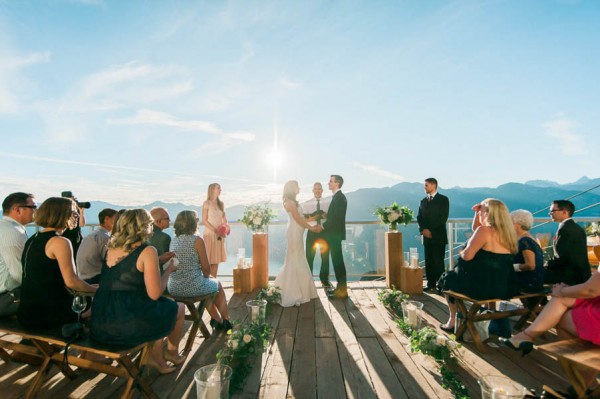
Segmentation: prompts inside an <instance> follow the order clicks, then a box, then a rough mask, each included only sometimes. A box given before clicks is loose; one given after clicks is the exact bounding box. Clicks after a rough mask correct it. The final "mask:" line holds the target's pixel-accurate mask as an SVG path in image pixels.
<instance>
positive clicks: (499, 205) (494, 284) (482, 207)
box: [439, 198, 519, 331]
mask: <svg viewBox="0 0 600 399" xmlns="http://www.w3.org/2000/svg"><path fill="white" fill-rule="evenodd" d="M473 210H474V211H475V216H474V217H473V230H474V233H473V236H471V238H470V239H469V241H467V245H466V247H465V249H464V250H462V251H461V252H460V253H459V256H460V258H459V261H458V264H457V266H456V267H455V268H454V269H453V270H451V271H449V272H447V273H444V275H443V276H442V277H441V278H440V282H439V284H440V285H441V288H442V289H443V290H444V289H445V290H452V291H456V292H460V293H463V294H466V295H468V296H470V297H472V298H475V299H489V298H511V297H512V296H514V295H516V294H517V293H518V292H519V287H518V285H517V279H516V273H515V271H514V268H513V258H514V255H515V254H516V253H517V235H516V233H515V229H514V227H513V224H512V221H511V219H510V215H509V213H508V208H507V207H506V205H504V203H503V202H502V201H500V200H497V199H494V198H488V199H485V200H483V201H482V202H481V203H479V204H476V205H474V206H473ZM446 301H447V302H448V310H449V314H450V318H449V320H448V322H446V324H442V325H441V326H440V328H441V329H442V330H444V331H454V324H455V319H456V304H455V303H454V301H452V300H451V299H450V298H449V297H446Z"/></svg>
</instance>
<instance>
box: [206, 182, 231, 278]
mask: <svg viewBox="0 0 600 399" xmlns="http://www.w3.org/2000/svg"><path fill="white" fill-rule="evenodd" d="M219 195H221V185H220V184H218V183H212V184H209V186H208V192H207V193H206V201H204V203H203V204H202V224H203V225H204V234H203V237H204V244H205V245H206V252H207V253H208V261H209V262H210V275H211V276H213V277H217V271H218V270H219V263H221V262H225V261H226V260H227V252H226V250H225V235H226V234H227V233H228V231H229V225H228V224H227V217H226V216H225V204H223V201H221V200H220V199H219ZM221 226H223V227H221Z"/></svg>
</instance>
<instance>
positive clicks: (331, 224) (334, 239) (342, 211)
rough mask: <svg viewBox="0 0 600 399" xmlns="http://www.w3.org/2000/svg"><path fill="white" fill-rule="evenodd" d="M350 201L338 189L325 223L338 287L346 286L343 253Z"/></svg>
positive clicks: (326, 236)
mask: <svg viewBox="0 0 600 399" xmlns="http://www.w3.org/2000/svg"><path fill="white" fill-rule="evenodd" d="M347 207H348V202H347V201H346V196H345V195H344V194H343V193H342V191H341V190H338V191H337V192H336V193H335V194H334V195H333V198H332V199H331V204H330V205H329V212H327V220H325V223H323V229H324V233H325V239H326V240H327V244H329V253H330V254H331V263H332V264H333V271H334V272H335V279H336V280H337V283H338V287H345V286H346V265H345V264H344V255H343V254H342V241H343V240H345V239H346V208H347Z"/></svg>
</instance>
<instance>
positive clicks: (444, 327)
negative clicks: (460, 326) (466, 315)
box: [440, 324, 454, 333]
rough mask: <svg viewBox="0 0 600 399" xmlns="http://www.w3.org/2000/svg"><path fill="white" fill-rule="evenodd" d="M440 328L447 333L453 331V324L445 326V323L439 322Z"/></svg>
mask: <svg viewBox="0 0 600 399" xmlns="http://www.w3.org/2000/svg"><path fill="white" fill-rule="evenodd" d="M440 329H441V330H442V331H446V332H449V333H453V332H454V326H447V325H446V324H440Z"/></svg>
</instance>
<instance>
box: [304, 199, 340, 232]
mask: <svg viewBox="0 0 600 399" xmlns="http://www.w3.org/2000/svg"><path fill="white" fill-rule="evenodd" d="M332 198H333V197H325V198H323V197H321V198H319V208H320V209H321V210H322V211H323V212H325V213H327V212H329V204H331V199H332ZM301 206H302V213H303V214H305V215H310V214H312V213H315V212H316V211H317V199H316V198H314V197H313V198H311V199H309V200H308V201H306V202H304V203H302V204H301ZM308 224H310V225H311V226H315V225H316V224H317V222H315V221H312V222H308Z"/></svg>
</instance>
